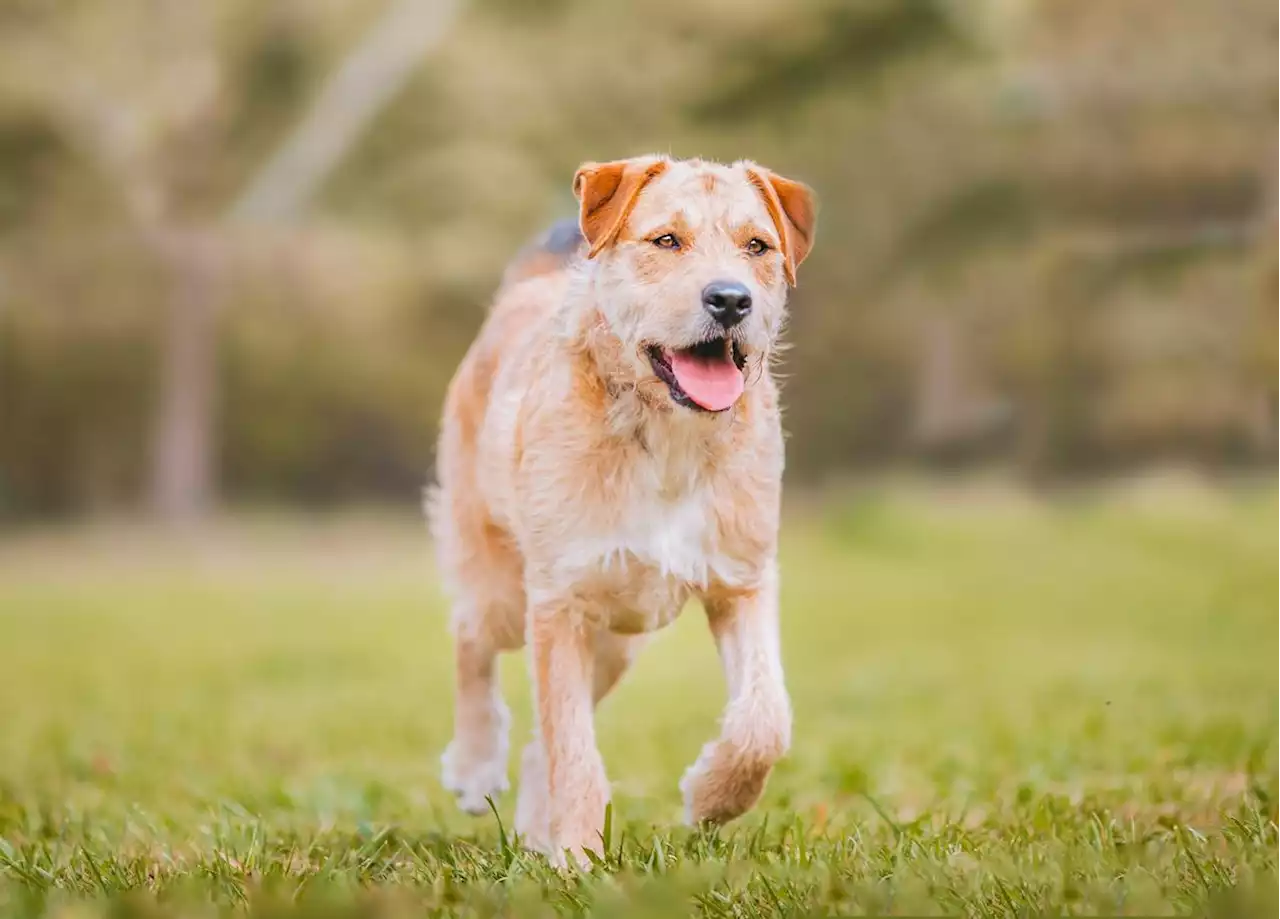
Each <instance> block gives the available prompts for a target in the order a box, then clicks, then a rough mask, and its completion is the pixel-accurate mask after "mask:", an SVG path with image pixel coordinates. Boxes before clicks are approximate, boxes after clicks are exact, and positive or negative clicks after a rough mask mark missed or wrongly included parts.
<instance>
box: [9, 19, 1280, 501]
mask: <svg viewBox="0 0 1280 919" xmlns="http://www.w3.org/2000/svg"><path fill="white" fill-rule="evenodd" d="M1276 34H1277V19H1276V9H1275V5H1274V4H1273V3H1271V2H1268V0H1247V2H1232V3H1205V2H1199V0H1125V2H1123V3H1106V2H1074V0H1070V2H1069V0H981V2H978V0H974V2H941V0H937V2H928V0H918V2H911V3H899V2H891V0H884V2H879V0H864V2H856V3H850V2H842V0H807V2H805V3H794V4H780V3H776V2H755V0H732V2H729V0H700V2H690V0H649V2H646V3H644V4H634V3H623V2H612V0H610V2H606V0H546V2H541V3H537V4H533V3H525V2H520V0H305V2H304V0H287V2H276V3H269V4H263V3H256V2H251V0H221V2H219V3H216V4H212V3H189V2H180V0H113V2H112V3H88V2H71V0H67V2H57V3H50V2H45V0H8V2H6V3H5V4H4V6H3V8H2V9H0V519H3V520H5V521H9V522H13V521H18V520H26V519H31V518H39V517H49V516H59V515H83V514H91V513H98V512H104V511H109V512H118V511H130V512H131V511H135V510H139V509H147V510H148V511H149V512H152V513H154V514H156V515H158V516H159V517H161V518H163V519H169V520H194V519H199V518H200V517H201V516H202V515H204V514H206V513H208V512H209V511H210V510H211V509H213V508H215V507H218V506H221V505H234V506H240V505H254V504H264V503H265V504H270V505H272V506H289V505H299V506H302V505H305V506H331V505H335V504H345V503H350V502H360V503H367V502H389V503H394V504H398V505H411V504H414V503H416V500H417V492H418V489H419V488H420V486H421V485H422V484H423V483H424V481H426V480H427V478H428V477H429V475H430V471H429V470H430V468H431V465H432V461H433V442H434V438H435V433H436V422H437V416H438V411H439V407H440V403H441V399H442V396H443V392H444V388H445V386H446V385H447V382H448V379H449V377H450V375H451V373H452V371H453V369H454V367H455V365H456V363H457V361H458V360H459V358H460V356H461V354H462V353H463V351H464V349H465V348H466V346H467V344H468V342H469V341H470V339H471V337H472V336H473V334H474V333H475V331H476V329H477V328H478V326H479V324H480V322H481V321H482V318H483V315H484V310H485V307H486V304H487V301H488V298H489V296H490V294H491V293H492V291H493V289H494V287H495V285H496V283H497V280H498V278H499V276H500V272H501V270H502V267H503V265H504V263H505V262H506V260H507V259H508V258H509V257H510V256H511V255H512V253H513V252H514V251H515V250H516V249H517V248H518V247H519V246H520V245H521V244H522V243H523V242H525V241H526V240H528V239H529V238H530V237H531V236H533V235H534V234H536V233H538V232H539V231H540V230H541V229H542V228H544V227H545V226H546V225H547V224H548V223H549V222H550V221H552V220H554V219H556V218H559V217H562V216H565V215H567V214H572V213H573V200H572V197H571V194H570V190H569V180H570V177H571V176H572V173H573V170H574V168H575V167H576V166H577V164H578V163H579V162H580V161H582V160H588V159H596V160H603V159H611V158H618V157H623V156H629V155H634V154H638V153H642V152H648V151H664V152H671V153H673V154H675V155H677V156H694V155H699V156H704V157H709V158H718V159H725V160H732V159H736V158H740V157H750V158H753V159H757V160H759V161H761V162H763V163H766V164H767V165H769V166H770V167H772V168H774V169H775V170H777V171H779V172H781V173H783V174H785V175H789V176H793V177H796V178H800V179H803V180H804V181H806V182H808V183H810V184H811V185H813V186H814V187H815V188H816V189H817V190H818V192H819V194H820V197H821V203H822V211H821V220H820V235H819V243H818V245H817V248H816V250H815V252H814V254H813V256H812V258H811V259H810V261H809V262H808V263H806V265H805V267H804V270H803V272H802V275H801V283H800V287H799V289H798V290H796V291H795V294H794V297H793V301H792V305H793V322H792V326H791V331H790V338H791V341H792V342H793V344H794V347H793V348H792V350H791V351H790V352H789V354H788V357H787V359H786V361H785V364H784V366H783V373H784V375H785V378H786V388H785V400H786V405H787V415H786V424H787V427H788V429H789V431H790V435H791V439H790V445H789V475H790V476H791V477H792V481H793V482H796V483H814V482H822V481H828V480H830V479H832V478H839V477H842V476H846V475H850V474H855V475H856V474H863V473H867V472H878V471H881V470H885V469H896V468H902V467H906V468H916V469H925V470H929V469H955V468H965V467H968V466H974V467H979V468H984V469H990V468H995V469H998V470H1000V471H1001V473H1002V474H1003V473H1007V474H1008V475H1009V476H1010V477H1015V478H1019V479H1023V480H1027V481H1032V482H1043V481H1055V480H1061V479H1072V480H1074V479H1077V478H1080V477H1092V476H1095V475H1097V474H1099V473H1110V472H1115V471H1123V470H1130V469H1134V468H1139V467H1143V466H1147V465H1149V464H1152V463H1164V462H1167V461H1170V460H1173V461H1177V462H1181V463H1194V464H1197V465H1198V466H1200V467H1202V468H1204V469H1206V470H1208V471H1210V472H1213V473H1219V472H1232V471H1237V470H1240V469H1248V468H1250V467H1260V468H1266V469H1268V470H1271V469H1274V468H1275V467H1274V464H1275V460H1276V379H1277V364H1276V341H1277V327H1276V316H1277V311H1276V297H1277V286H1276V245H1277V240H1276V196H1277V189H1276V157H1277V146H1276V103H1277V99H1276V82H1275V72H1276V71H1275V67H1276Z"/></svg>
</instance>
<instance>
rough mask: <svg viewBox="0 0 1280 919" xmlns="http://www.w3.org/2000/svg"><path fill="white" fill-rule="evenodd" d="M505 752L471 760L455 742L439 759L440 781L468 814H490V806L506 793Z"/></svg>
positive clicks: (503, 750) (501, 751)
mask: <svg viewBox="0 0 1280 919" xmlns="http://www.w3.org/2000/svg"><path fill="white" fill-rule="evenodd" d="M506 752H507V751H506V750H505V749H502V750H500V751H499V755H495V756H491V757H488V758H487V759H486V758H483V757H468V756H467V755H466V751H464V750H463V749H462V748H461V747H460V746H459V745H458V742H457V741H456V740H455V741H454V742H453V743H451V744H449V746H448V748H446V749H445V751H444V756H442V757H441V758H440V766H441V770H440V771H441V775H440V778H441V781H442V782H443V784H444V787H445V788H447V789H448V790H449V791H451V792H453V794H454V795H456V796H457V799H458V806H459V807H460V808H462V809H463V810H464V811H466V812H467V813H468V814H475V815H480V814H487V813H488V812H489V802H488V801H487V800H486V798H496V797H498V795H500V794H502V793H503V792H504V791H506V790H507V788H508V784H507V756H506Z"/></svg>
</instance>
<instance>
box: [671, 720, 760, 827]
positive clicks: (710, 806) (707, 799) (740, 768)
mask: <svg viewBox="0 0 1280 919" xmlns="http://www.w3.org/2000/svg"><path fill="white" fill-rule="evenodd" d="M771 766H772V762H770V761H768V760H765V761H761V760H760V759H757V758H754V757H749V756H742V755H741V753H740V751H738V750H736V749H735V748H734V747H733V746H732V745H731V744H727V743H725V742H724V741H713V742H712V743H709V744H707V746H706V747H704V748H703V751H702V755H701V756H699V757H698V760H697V762H695V763H694V764H693V765H692V766H690V767H689V770H688V771H687V772H685V774H684V777H683V778H681V779H680V791H681V793H682V795H683V797H684V819H685V822H686V823H687V824H689V825H690V826H698V825H699V824H703V823H726V822H728V821H730V820H732V819H734V818H735V817H738V816H740V815H742V814H744V813H746V812H747V811H748V810H750V809H751V808H752V807H753V806H754V805H755V803H756V802H757V801H759V800H760V796H761V795H762V794H763V793H764V786H765V782H766V781H767V780H768V778H769V770H770V767H771Z"/></svg>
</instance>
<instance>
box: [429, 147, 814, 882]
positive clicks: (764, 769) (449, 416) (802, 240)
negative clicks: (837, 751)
mask: <svg viewBox="0 0 1280 919" xmlns="http://www.w3.org/2000/svg"><path fill="white" fill-rule="evenodd" d="M573 191H574V195H575V196H576V198H577V201H578V203H579V207H580V212H579V217H578V225H577V227H572V226H570V227H568V228H566V227H563V226H562V227H558V228H556V229H554V230H553V231H552V232H551V233H550V234H549V235H548V237H547V238H546V239H545V240H544V242H543V244H541V245H538V246H535V247H534V248H533V250H532V251H526V252H525V253H524V255H522V256H521V257H519V258H518V259H517V260H516V262H515V263H514V264H513V265H512V266H511V267H510V268H509V269H508V271H507V274H506V277H505V280H504V283H503V285H502V287H501V288H500V290H499V292H498V294H497V297H496V300H495V303H494V305H493V307H492V309H491V311H490V313H489V315H488V317H487V319H486V321H485V323H484V326H483V328H482V329H481V331H480V333H479V335H478V337H477V338H476V340H475V342H474V343H473V344H472V346H471V348H470V350H469V351H468V352H467V355H466V357H465V358H464V359H463V361H462V363H461V365H460V366H459V368H458V370H457V372H456V375H455V376H454V378H453V381H452V383H451V384H450V386H449V389H448V394H447V397H446V400H445V405H444V412H443V416H442V420H441V433H440V441H439V448H438V453H437V485H436V489H435V491H434V493H433V495H432V496H431V500H429V502H428V509H429V513H430V516H431V521H432V529H433V533H434V539H435V543H436V546H437V551H438V554H439V565H440V569H441V572H442V575H443V577H444V579H445V582H446V585H447V587H448V589H449V591H450V593H451V597H452V601H453V608H452V610H453V611H452V630H453V635H454V646H455V663H456V668H457V672H456V679H457V688H456V700H455V728H454V739H453V740H452V742H451V743H450V744H449V746H448V748H447V749H446V751H445V753H444V756H443V760H442V766H443V781H444V784H445V786H446V787H447V788H448V789H450V790H451V791H452V792H453V793H454V794H455V795H456V796H457V799H458V802H459V804H460V805H461V807H462V808H463V809H465V810H467V811H469V812H472V813H482V812H484V811H485V810H487V807H488V803H487V800H486V799H487V798H489V797H491V796H496V795H498V794H499V793H500V792H502V791H504V790H505V789H506V788H507V756H508V750H507V730H508V724H509V720H510V716H509V712H508V710H507V708H506V706H505V704H504V703H503V700H502V696H501V694H500V692H499V688H498V683H497V674H496V671H495V659H496V657H497V655H498V653H499V652H502V651H514V650H517V649H520V648H522V647H524V646H526V645H527V646H528V647H529V649H530V667H531V670H532V681H533V686H534V697H535V700H536V716H537V717H536V728H535V731H534V737H533V739H532V741H531V742H530V743H529V744H528V745H527V746H526V747H525V749H524V752H523V754H522V756H521V766H520V785H519V790H518V796H517V804H516V818H515V828H516V831H517V832H518V833H519V834H520V836H521V837H522V838H523V839H524V841H525V844H526V845H528V846H530V847H531V848H533V849H536V850H540V851H542V852H544V853H546V855H547V856H548V857H549V858H550V859H551V860H552V861H553V862H554V863H556V864H558V865H565V864H567V859H569V858H571V859H576V860H577V861H578V862H579V863H581V864H586V863H587V861H588V860H589V856H588V854H587V853H588V852H599V850H600V848H601V844H602V835H601V834H602V827H603V821H604V815H605V807H606V804H607V803H608V801H609V783H608V780H607V778H606V776H605V770H604V764H603V762H602V760H601V757H600V754H599V752H598V751H597V749H596V742H595V729H594V724H593V719H594V708H595V706H596V705H597V704H598V703H599V702H600V700H601V699H603V698H604V697H605V695H606V694H607V693H608V692H609V691H610V690H611V689H612V688H613V687H614V686H615V685H616V684H617V683H618V681H619V680H620V679H621V677H622V675H623V673H624V672H625V671H626V669H627V667H628V665H629V664H630V663H631V662H632V660H633V659H634V657H635V655H636V652H637V651H638V650H639V648H640V646H641V645H642V644H643V643H644V641H645V637H646V636H647V635H648V634H649V633H651V632H653V631H654V630H656V629H659V628H662V627H663V626H665V625H667V624H669V623H670V622H672V621H673V620H674V619H675V617H676V616H677V614H678V613H679V612H680V611H681V608H682V607H683V606H685V604H686V601H687V600H688V599H690V598H691V597H696V598H698V599H699V600H700V601H701V604H702V606H703V608H704V609H705V612H706V616H707V621H708V623H709V625H710V629H711V633H712V635H713V637H714V639H715V642H716V645H717V648H718V651H719V656H720V660H721V663H722V665H723V669H724V675H725V679H726V682H727V684H728V695H729V699H728V702H727V706H726V709H725V711H724V715H723V718H722V720H721V725H720V734H719V737H718V738H717V739H715V740H713V741H711V742H710V743H708V744H707V745H706V746H705V747H704V748H703V750H702V752H701V754H700V755H699V757H698V759H697V761H696V762H695V763H694V764H693V766H692V767H690V769H689V770H688V772H687V773H686V774H685V776H684V778H683V779H682V781H681V783H680V787H681V790H682V793H683V797H684V803H685V812H686V817H687V819H688V820H689V821H690V822H692V823H703V822H711V823H720V822H723V821H727V820H730V819H732V818H734V817H736V816H738V815H740V814H742V813H743V812H744V811H746V810H747V809H749V808H750V807H751V806H753V805H754V804H755V803H756V801H757V800H758V799H759V798H760V796H761V794H762V792H763V790H764V786H765V782H766V779H767V778H768V775H769V772H770V770H771V769H772V767H773V766H774V764H775V763H776V762H777V761H778V759H779V758H780V757H781V756H782V755H783V754H784V753H785V752H786V751H787V749H788V747H789V745H790V738H791V706H790V701H789V698H788V696H787V691H786V688H785V685H784V681H783V670H782V660H781V655H780V650H779V632H778V566H777V537H778V514H779V499H780V491H781V476H782V467H783V437H782V428H781V421H780V415H779V406H778V388H777V385H776V383H775V381H774V379H773V376H772V375H771V371H770V360H771V358H772V357H773V356H774V355H775V354H776V352H777V348H778V344H779V336H780V334H781V331H782V328H783V321H784V318H785V315H786V300H787V293H788V289H789V287H791V286H794V284H795V281H796V270H797V269H798V268H799V266H800V264H801V262H803V261H804V259H805V257H806V256H807V255H808V253H809V251H810V249H811V247H812V245H813V240H814V228H815V226H814V218H815V213H814V208H815V202H814V197H813V193H812V191H811V190H810V189H809V188H808V187H807V186H805V185H803V184H801V183H799V182H796V181H792V180H790V179H787V178H783V177H782V176H779V175H775V174H774V173H772V172H771V171H769V170H768V169H766V168H764V167H762V166H759V165H757V164H755V163H752V162H748V161H740V162H737V163H734V164H732V165H721V164H717V163H712V162H706V161H701V160H675V159H671V158H668V157H664V156H643V157H637V158H633V159H627V160H619V161H616V162H608V163H586V164H584V165H583V166H582V167H581V168H579V169H578V171H577V173H576V174H575V176H574V179H573Z"/></svg>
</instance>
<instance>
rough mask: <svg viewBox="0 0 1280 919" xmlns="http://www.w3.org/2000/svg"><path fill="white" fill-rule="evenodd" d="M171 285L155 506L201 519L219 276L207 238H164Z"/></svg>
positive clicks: (183, 518) (210, 456) (209, 464)
mask: <svg viewBox="0 0 1280 919" xmlns="http://www.w3.org/2000/svg"><path fill="white" fill-rule="evenodd" d="M161 251H163V252H165V254H166V267H167V269H168V275H169V277H168V282H169V285H170V295H169V309H168V312H167V315H166V316H165V317H164V326H163V338H162V341H161V343H160V347H161V364H160V380H159V387H158V405H157V407H156V415H155V418H156V421H155V430H154V442H153V450H152V468H151V505H152V508H153V510H154V511H155V512H156V513H157V514H158V515H159V516H160V518H161V519H163V520H165V521H167V522H170V523H174V524H185V523H192V522H195V521H197V520H199V519H200V518H201V517H202V516H203V515H204V514H205V512H206V511H208V509H209V507H210V505H211V503H212V501H213V498H214V482H215V478H216V477H215V472H216V444H215V443H214V431H215V430H216V417H217V406H216V397H217V333H216V322H215V313H216V308H217V296H218V292H217V289H216V288H217V286H218V271H217V265H216V259H215V254H214V252H213V251H212V247H211V246H210V244H209V241H208V240H205V239H200V238H199V237H197V236H194V235H193V236H185V235H184V236H182V237H179V238H175V239H168V240H165V241H164V242H163V244H162V246H161Z"/></svg>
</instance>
